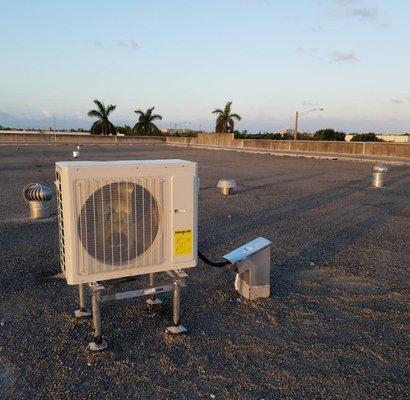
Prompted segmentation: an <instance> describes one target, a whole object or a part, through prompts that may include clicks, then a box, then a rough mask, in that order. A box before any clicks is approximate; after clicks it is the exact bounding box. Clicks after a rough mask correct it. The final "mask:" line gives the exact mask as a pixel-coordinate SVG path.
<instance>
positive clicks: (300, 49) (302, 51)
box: [296, 46, 318, 54]
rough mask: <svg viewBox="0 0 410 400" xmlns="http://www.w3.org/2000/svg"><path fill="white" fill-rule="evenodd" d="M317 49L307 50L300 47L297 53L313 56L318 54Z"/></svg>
mask: <svg viewBox="0 0 410 400" xmlns="http://www.w3.org/2000/svg"><path fill="white" fill-rule="evenodd" d="M317 50H318V49H317V48H316V47H310V48H308V49H307V48H305V47H303V46H298V48H297V49H296V53H299V54H312V53H317Z"/></svg>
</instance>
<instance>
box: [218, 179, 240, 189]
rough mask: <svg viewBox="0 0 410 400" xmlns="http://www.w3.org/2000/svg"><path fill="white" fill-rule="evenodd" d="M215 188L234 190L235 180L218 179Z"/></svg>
mask: <svg viewBox="0 0 410 400" xmlns="http://www.w3.org/2000/svg"><path fill="white" fill-rule="evenodd" d="M216 187H218V188H221V189H223V188H227V189H235V188H236V187H237V186H236V182H235V179H220V180H219V182H218V184H217V185H216Z"/></svg>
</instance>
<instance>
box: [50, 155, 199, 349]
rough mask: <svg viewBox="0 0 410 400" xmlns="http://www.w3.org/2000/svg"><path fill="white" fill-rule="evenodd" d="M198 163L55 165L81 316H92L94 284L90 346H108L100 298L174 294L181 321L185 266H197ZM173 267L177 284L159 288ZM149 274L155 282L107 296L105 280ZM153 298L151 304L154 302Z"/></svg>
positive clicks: (64, 241) (68, 271) (63, 250)
mask: <svg viewBox="0 0 410 400" xmlns="http://www.w3.org/2000/svg"><path fill="white" fill-rule="evenodd" d="M197 170H198V168H197V164H196V163H194V162H190V161H184V160H144V161H142V160H132V161H63V162H57V163H56V178H57V180H56V187H57V205H58V221H59V240H60V258H61V267H62V271H63V273H64V275H65V278H66V280H67V283H68V284H70V285H79V292H80V309H79V310H77V311H76V316H77V317H83V316H89V315H90V313H89V312H88V311H87V310H86V307H85V284H86V283H90V287H91V290H92V296H93V297H92V305H93V319H94V328H95V335H94V342H92V343H90V348H91V349H92V350H101V349H103V348H105V347H106V343H105V342H104V341H103V339H102V334H101V316H100V302H102V301H109V300H119V299H123V298H130V297H136V296H146V295H148V296H150V298H151V303H153V302H154V303H155V301H154V300H155V294H156V293H160V292H164V291H173V292H174V301H173V311H174V313H173V326H172V327H170V328H169V330H168V331H169V332H170V333H182V332H184V331H185V328H183V327H182V325H180V323H179V303H180V288H181V287H182V286H183V285H184V282H183V280H184V278H185V277H186V274H184V273H183V272H182V271H181V270H182V269H184V268H191V267H195V266H196V265H197V252H198V249H197V216H198V212H197V209H198V189H199V180H198V172H197ZM164 271H165V272H167V273H168V275H169V276H171V277H172V279H173V283H172V284H171V285H165V286H164V285H163V286H155V280H154V274H155V273H158V272H164ZM142 274H149V276H150V280H149V287H148V288H146V289H141V290H134V291H129V292H123V293H116V294H114V295H112V294H111V295H102V294H101V293H102V291H103V289H104V287H103V286H102V285H101V282H102V281H107V280H111V279H119V278H125V277H131V276H136V275H142ZM149 304H150V303H149Z"/></svg>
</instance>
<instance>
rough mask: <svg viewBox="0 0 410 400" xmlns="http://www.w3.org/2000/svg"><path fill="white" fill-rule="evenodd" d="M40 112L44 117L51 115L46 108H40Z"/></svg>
mask: <svg viewBox="0 0 410 400" xmlns="http://www.w3.org/2000/svg"><path fill="white" fill-rule="evenodd" d="M40 113H41V115H42V116H43V117H45V118H50V117H51V112H50V111H48V110H47V108H42V109H41V111H40Z"/></svg>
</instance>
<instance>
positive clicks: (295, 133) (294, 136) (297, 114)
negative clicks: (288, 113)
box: [293, 111, 299, 140]
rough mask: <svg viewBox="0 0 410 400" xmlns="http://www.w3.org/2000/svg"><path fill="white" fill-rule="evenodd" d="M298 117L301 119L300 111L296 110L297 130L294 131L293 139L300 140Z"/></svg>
mask: <svg viewBox="0 0 410 400" xmlns="http://www.w3.org/2000/svg"><path fill="white" fill-rule="evenodd" d="M298 119H299V111H296V117H295V130H294V132H293V140H298Z"/></svg>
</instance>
